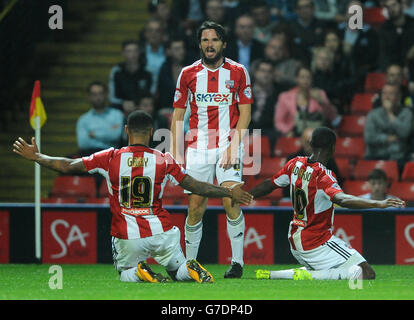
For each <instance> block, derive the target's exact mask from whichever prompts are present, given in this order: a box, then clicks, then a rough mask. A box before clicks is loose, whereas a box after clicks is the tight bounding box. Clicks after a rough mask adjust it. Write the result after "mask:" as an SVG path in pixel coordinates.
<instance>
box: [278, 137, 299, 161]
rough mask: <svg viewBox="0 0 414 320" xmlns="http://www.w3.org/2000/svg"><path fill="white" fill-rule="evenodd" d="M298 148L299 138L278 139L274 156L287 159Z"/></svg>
mask: <svg viewBox="0 0 414 320" xmlns="http://www.w3.org/2000/svg"><path fill="white" fill-rule="evenodd" d="M300 148H301V143H300V138H296V137H280V138H278V139H277V142H276V146H275V152H274V154H275V156H276V157H287V156H289V155H290V154H292V153H295V152H297V151H298V150H299V149H300Z"/></svg>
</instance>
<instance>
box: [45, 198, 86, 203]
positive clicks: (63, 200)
mask: <svg viewBox="0 0 414 320" xmlns="http://www.w3.org/2000/svg"><path fill="white" fill-rule="evenodd" d="M41 202H42V203H79V202H78V198H72V197H50V198H42V201H41Z"/></svg>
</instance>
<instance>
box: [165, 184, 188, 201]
mask: <svg viewBox="0 0 414 320" xmlns="http://www.w3.org/2000/svg"><path fill="white" fill-rule="evenodd" d="M162 198H163V199H167V198H170V199H185V198H187V194H185V193H184V189H183V188H181V187H180V186H175V185H174V184H173V183H171V182H169V181H168V182H167V183H166V185H165V187H164V192H163V194H162Z"/></svg>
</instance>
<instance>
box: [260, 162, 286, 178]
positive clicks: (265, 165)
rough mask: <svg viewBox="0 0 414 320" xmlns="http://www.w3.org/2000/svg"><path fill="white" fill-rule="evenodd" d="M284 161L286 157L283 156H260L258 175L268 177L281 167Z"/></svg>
mask: <svg viewBox="0 0 414 320" xmlns="http://www.w3.org/2000/svg"><path fill="white" fill-rule="evenodd" d="M285 163H286V158H284V157H274V158H262V165H261V167H260V173H259V177H261V178H266V179H267V178H270V177H271V176H273V175H274V174H276V173H277V172H278V171H279V170H280V169H282V168H283V166H284V165H285Z"/></svg>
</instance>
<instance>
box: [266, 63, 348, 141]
mask: <svg viewBox="0 0 414 320" xmlns="http://www.w3.org/2000/svg"><path fill="white" fill-rule="evenodd" d="M296 81H297V86H296V87H295V88H293V89H290V90H289V91H285V92H282V93H281V94H280V95H279V98H278V100H277V103H276V105H275V117H274V126H275V128H276V130H277V131H278V132H279V133H280V134H281V135H283V136H288V137H293V136H295V137H300V136H301V135H302V133H303V131H304V130H305V129H306V128H308V127H309V128H316V127H320V126H322V125H325V124H328V125H331V126H333V127H336V126H338V125H339V123H340V121H341V117H340V116H338V113H337V110H336V108H335V106H333V105H332V104H331V102H330V101H329V99H328V97H327V96H326V93H325V92H324V91H323V90H321V89H317V88H313V87H312V71H311V70H310V69H309V68H307V67H305V66H300V67H299V68H298V70H297V72H296Z"/></svg>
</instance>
